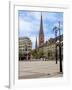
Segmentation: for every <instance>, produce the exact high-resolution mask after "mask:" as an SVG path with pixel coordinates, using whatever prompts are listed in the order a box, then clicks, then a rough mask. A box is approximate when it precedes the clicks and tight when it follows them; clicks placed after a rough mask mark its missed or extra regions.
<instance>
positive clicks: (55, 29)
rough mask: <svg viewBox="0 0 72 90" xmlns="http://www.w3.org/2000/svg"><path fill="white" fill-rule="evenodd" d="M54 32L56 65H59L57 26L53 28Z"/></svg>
mask: <svg viewBox="0 0 72 90" xmlns="http://www.w3.org/2000/svg"><path fill="white" fill-rule="evenodd" d="M53 31H55V58H56V64H57V43H56V42H57V31H58V28H57V27H56V26H55V27H54V28H53Z"/></svg>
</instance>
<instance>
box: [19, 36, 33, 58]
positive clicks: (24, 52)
mask: <svg viewBox="0 0 72 90" xmlns="http://www.w3.org/2000/svg"><path fill="white" fill-rule="evenodd" d="M31 50H32V42H31V40H30V39H29V38H28V37H19V60H30V59H31Z"/></svg>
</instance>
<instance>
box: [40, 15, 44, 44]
mask: <svg viewBox="0 0 72 90" xmlns="http://www.w3.org/2000/svg"><path fill="white" fill-rule="evenodd" d="M43 43H44V32H43V21H42V14H41V21H40V31H39V46H40V45H42V44H43Z"/></svg>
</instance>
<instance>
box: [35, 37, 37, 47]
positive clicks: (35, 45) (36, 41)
mask: <svg viewBox="0 0 72 90" xmlns="http://www.w3.org/2000/svg"><path fill="white" fill-rule="evenodd" d="M35 49H37V38H36V44H35Z"/></svg>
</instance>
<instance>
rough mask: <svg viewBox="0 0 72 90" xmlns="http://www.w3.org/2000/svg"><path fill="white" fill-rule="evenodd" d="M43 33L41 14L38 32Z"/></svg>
mask: <svg viewBox="0 0 72 90" xmlns="http://www.w3.org/2000/svg"><path fill="white" fill-rule="evenodd" d="M39 33H43V21H42V14H41V21H40V32H39Z"/></svg>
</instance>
